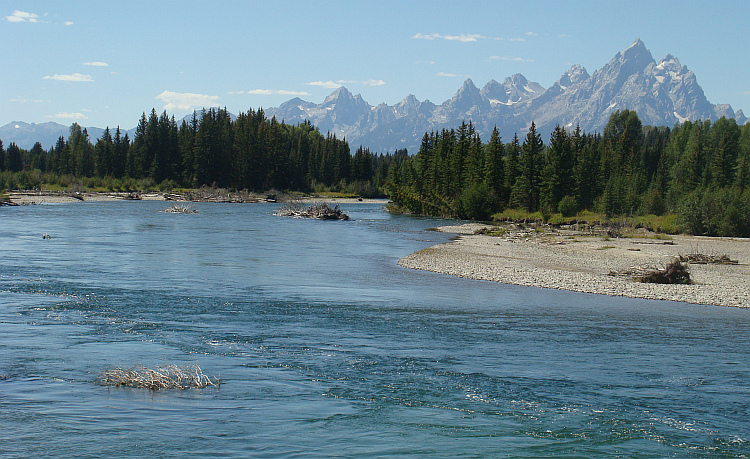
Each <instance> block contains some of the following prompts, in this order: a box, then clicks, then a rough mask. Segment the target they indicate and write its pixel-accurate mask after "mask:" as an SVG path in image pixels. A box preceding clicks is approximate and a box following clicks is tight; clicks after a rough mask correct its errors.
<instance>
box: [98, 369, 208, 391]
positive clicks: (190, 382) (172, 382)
mask: <svg viewBox="0 0 750 459" xmlns="http://www.w3.org/2000/svg"><path fill="white" fill-rule="evenodd" d="M98 381H99V383H100V384H101V385H103V386H115V387H119V386H127V387H137V388H143V389H150V390H159V389H190V388H198V389H203V388H205V387H209V386H213V387H219V386H220V385H221V379H220V378H214V379H211V378H210V377H208V376H206V375H204V374H203V371H201V369H200V367H199V366H198V365H190V366H187V367H184V368H180V367H178V366H176V365H168V366H165V367H155V368H146V367H143V366H140V365H139V366H136V367H133V368H127V369H123V368H112V369H110V370H107V371H104V372H103V373H102V374H100V375H99V378H98Z"/></svg>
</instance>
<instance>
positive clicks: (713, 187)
mask: <svg viewBox="0 0 750 459" xmlns="http://www.w3.org/2000/svg"><path fill="white" fill-rule="evenodd" d="M387 191H388V193H389V195H390V196H391V199H393V201H394V202H395V203H396V204H397V205H398V206H399V207H401V208H402V209H404V210H406V211H409V212H414V213H418V214H425V215H436V216H444V217H458V218H465V219H477V220H486V219H489V218H490V217H491V215H492V214H493V213H496V212H499V211H502V210H503V209H509V208H510V209H522V210H524V211H526V212H528V213H534V212H540V213H541V214H542V216H543V217H545V218H546V217H549V216H550V215H552V214H554V213H561V214H562V215H563V216H565V217H572V216H574V215H575V214H576V213H577V212H579V211H582V210H584V209H588V210H592V211H597V212H601V213H603V214H604V215H605V216H606V217H609V218H611V217H615V216H623V215H624V216H635V215H647V214H649V215H664V214H667V213H672V214H677V215H678V216H679V221H680V223H681V225H682V228H683V229H684V230H685V231H687V232H690V233H693V234H710V235H727V236H750V124H745V125H744V126H739V125H737V123H736V121H735V120H733V119H727V118H721V119H720V120H718V121H716V122H713V123H712V122H710V121H686V122H684V123H682V124H678V125H675V126H674V127H673V128H671V129H670V128H667V127H653V126H643V125H642V123H641V121H640V119H639V118H638V115H637V114H636V112H634V111H631V110H621V111H617V112H615V113H613V114H612V115H611V116H610V119H609V121H608V123H607V125H606V126H605V128H604V130H603V132H602V133H601V134H599V133H584V132H582V131H581V130H580V129H579V128H576V129H574V130H573V131H572V132H570V131H569V130H567V129H565V128H563V127H561V126H557V127H556V128H555V130H554V131H553V132H552V134H551V135H550V139H549V142H548V143H546V144H545V142H544V141H543V140H542V138H541V136H540V134H539V133H538V132H537V130H536V126H535V125H534V123H533V122H532V123H531V126H530V128H529V130H528V132H527V134H526V136H525V137H524V139H523V141H521V140H520V139H519V138H518V136H517V135H516V136H514V138H513V139H511V141H510V142H508V143H504V142H503V141H502V139H501V138H500V136H499V134H498V130H497V128H495V129H494V131H493V132H492V134H491V136H490V139H489V140H488V142H487V143H483V142H482V140H481V139H480V137H479V135H478V134H477V133H476V131H475V129H474V127H473V125H472V123H471V122H469V123H466V122H464V123H462V125H461V126H460V127H458V128H457V129H443V130H441V131H439V132H434V131H433V132H430V133H426V134H425V135H424V137H423V138H422V143H421V146H420V149H419V152H418V153H417V154H416V155H414V156H413V157H411V158H410V160H409V161H406V162H404V163H402V164H400V165H399V168H398V170H397V171H396V173H395V174H393V175H391V176H389V181H388V182H387Z"/></svg>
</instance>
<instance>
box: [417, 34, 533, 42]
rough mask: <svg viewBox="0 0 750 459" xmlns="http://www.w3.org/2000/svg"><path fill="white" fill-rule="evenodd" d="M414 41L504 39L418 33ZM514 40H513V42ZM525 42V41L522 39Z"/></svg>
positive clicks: (474, 35) (473, 35) (498, 38)
mask: <svg viewBox="0 0 750 459" xmlns="http://www.w3.org/2000/svg"><path fill="white" fill-rule="evenodd" d="M411 38H412V39H414V40H448V41H460V42H464V43H471V42H476V41H479V40H495V41H501V40H503V38H500V37H488V36H486V35H481V34H478V33H462V34H460V35H448V34H446V35H444V34H440V33H428V34H424V33H416V34H414V36H412V37H411ZM512 40H513V39H511V41H512ZM521 40H523V39H521Z"/></svg>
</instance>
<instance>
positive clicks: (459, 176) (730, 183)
mask: <svg viewBox="0 0 750 459" xmlns="http://www.w3.org/2000/svg"><path fill="white" fill-rule="evenodd" d="M74 184H79V185H80V184H83V185H85V186H87V187H90V188H104V189H111V190H123V191H129V190H140V189H146V188H149V189H160V190H170V189H173V188H178V187H181V188H198V187H201V186H218V187H223V188H227V189H233V190H254V191H263V190H268V189H271V188H275V189H279V190H294V191H303V192H315V191H317V192H320V191H328V192H331V191H343V192H347V193H352V194H356V195H359V196H388V197H390V198H391V200H392V201H393V206H392V207H391V208H392V210H396V211H404V212H410V213H414V214H420V215H432V216H441V217H449V218H462V219H475V220H489V219H491V218H492V217H493V215H496V216H497V213H498V212H501V211H504V210H505V211H507V210H508V209H514V210H518V211H521V212H524V213H526V214H528V215H531V214H538V215H540V216H541V218H542V219H544V220H545V221H546V220H549V219H550V218H551V217H552V216H553V215H558V216H561V217H562V218H569V219H573V218H575V217H576V215H579V214H580V213H581V212H583V211H587V210H588V211H594V212H598V213H600V214H602V215H603V216H605V217H606V218H620V217H633V216H641V215H653V216H665V215H668V216H672V217H674V218H675V219H676V221H677V222H678V224H679V230H681V231H685V232H687V233H691V234H697V235H722V236H741V237H750V124H745V125H743V126H739V125H737V123H736V122H735V120H733V119H727V118H721V119H720V120H718V121H715V122H711V121H685V122H684V123H682V124H677V125H675V126H674V127H672V128H668V127H654V126H643V125H642V123H641V121H640V120H639V118H638V115H637V114H636V112H634V111H631V110H621V111H617V112H615V113H613V114H612V115H611V117H610V119H609V122H608V123H607V125H606V126H605V128H604V130H603V132H601V133H597V132H595V133H585V132H582V131H581V130H580V129H578V128H575V129H572V130H571V129H566V128H563V127H561V126H557V127H556V128H555V130H554V131H553V132H552V134H551V136H550V138H549V140H548V141H547V142H546V143H545V140H544V139H542V138H541V135H540V134H539V133H538V132H537V129H536V127H535V125H534V123H532V124H531V126H530V128H529V130H528V132H527V133H526V135H525V136H523V138H522V139H520V138H519V137H518V135H516V136H514V137H513V139H509V141H506V140H504V139H501V138H500V136H499V135H498V130H497V129H495V130H494V131H493V132H492V134H491V135H490V138H489V139H487V141H486V143H485V142H483V141H482V139H481V138H480V136H479V135H478V134H477V132H476V130H475V128H474V126H473V125H472V123H471V122H464V123H462V124H461V126H459V127H457V128H452V129H442V130H440V131H439V132H434V131H433V132H429V133H425V134H424V136H423V138H422V142H421V146H420V149H419V151H418V152H417V153H416V154H414V155H412V156H410V155H408V154H407V152H406V151H405V150H399V151H396V152H393V153H385V154H384V153H377V154H376V153H371V152H370V151H369V150H368V149H366V148H363V147H359V148H358V149H357V150H356V152H354V154H352V152H351V150H350V147H349V145H348V143H347V142H346V139H338V138H337V137H336V136H335V135H333V134H330V133H328V134H326V135H323V134H322V133H320V131H319V130H318V129H316V128H315V127H314V126H312V125H311V124H310V123H303V124H299V125H294V126H293V125H288V124H285V123H283V122H278V121H277V120H276V119H275V118H272V119H270V120H269V119H267V118H266V117H265V114H264V113H263V110H257V111H253V110H249V111H248V112H246V113H242V114H240V115H239V116H238V117H236V118H234V117H232V116H231V115H230V114H229V113H228V112H227V111H226V110H225V109H211V110H204V111H203V112H201V113H197V112H196V113H194V114H193V116H192V119H191V120H190V121H183V122H182V123H181V124H180V125H179V126H178V125H177V122H176V121H175V119H174V117H169V116H168V115H167V113H166V112H164V113H162V114H161V115H158V114H157V113H156V111H155V110H152V111H151V113H150V115H146V114H145V113H144V114H143V115H142V117H141V119H140V121H139V123H138V126H137V129H136V133H135V135H134V138H133V139H130V138H129V137H128V135H127V134H126V135H122V134H121V132H120V129H119V128H117V129H115V131H114V132H111V131H110V129H109V128H107V129H106V130H105V132H104V134H103V135H102V136H101V138H99V139H97V140H96V141H95V142H93V141H92V140H91V139H89V137H88V134H87V132H86V130H85V129H82V128H81V127H80V126H78V125H77V124H73V125H72V126H71V128H70V135H69V136H68V138H67V139H65V138H64V137H60V138H59V139H58V141H57V144H56V145H55V146H54V147H53V148H51V149H49V150H44V148H43V147H42V146H41V144H39V143H37V144H35V145H34V146H33V148H31V149H30V150H24V149H21V148H19V147H18V146H17V145H15V144H13V143H11V144H10V145H9V146H7V147H4V146H3V144H2V142H1V141H0V189H33V188H40V187H42V186H43V185H45V186H49V185H55V186H59V187H65V186H73V185H74Z"/></svg>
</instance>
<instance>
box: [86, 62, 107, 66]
mask: <svg viewBox="0 0 750 459" xmlns="http://www.w3.org/2000/svg"><path fill="white" fill-rule="evenodd" d="M83 65H90V66H92V67H109V64H107V63H106V62H99V61H94V62H84V63H83Z"/></svg>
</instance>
